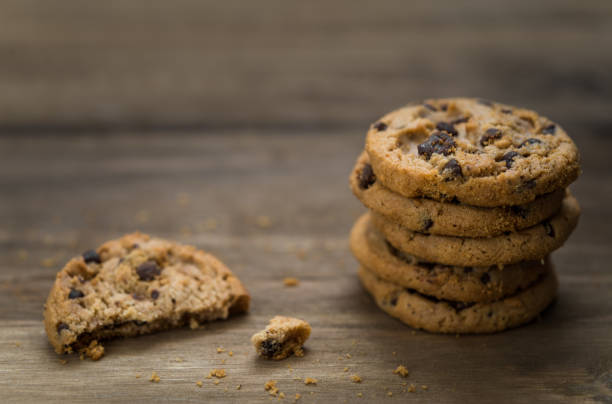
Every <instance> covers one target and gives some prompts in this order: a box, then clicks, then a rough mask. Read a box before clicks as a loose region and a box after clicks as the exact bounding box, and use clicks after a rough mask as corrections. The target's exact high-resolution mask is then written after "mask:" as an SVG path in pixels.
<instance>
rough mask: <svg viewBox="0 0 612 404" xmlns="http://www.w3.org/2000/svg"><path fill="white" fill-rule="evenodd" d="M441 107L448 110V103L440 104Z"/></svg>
mask: <svg viewBox="0 0 612 404" xmlns="http://www.w3.org/2000/svg"><path fill="white" fill-rule="evenodd" d="M440 109H441V110H442V111H444V112H446V111H448V104H442V105H440Z"/></svg>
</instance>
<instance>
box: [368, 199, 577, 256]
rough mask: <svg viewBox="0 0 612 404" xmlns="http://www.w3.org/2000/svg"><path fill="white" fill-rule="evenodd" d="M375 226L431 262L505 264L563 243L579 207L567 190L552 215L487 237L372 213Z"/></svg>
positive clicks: (399, 246)
mask: <svg viewBox="0 0 612 404" xmlns="http://www.w3.org/2000/svg"><path fill="white" fill-rule="evenodd" d="M370 215H371V217H372V222H373V223H374V226H376V228H377V229H378V230H380V232H381V233H382V234H383V235H384V237H385V238H386V239H387V240H388V241H389V243H391V244H392V245H393V246H394V247H395V248H397V249H399V250H401V251H404V252H406V253H408V254H411V255H414V256H416V257H419V258H420V259H422V260H424V261H428V262H437V263H440V264H445V265H458V266H488V265H502V264H503V265H505V264H513V263H517V262H521V261H528V260H537V259H540V258H543V257H545V256H546V255H548V254H549V253H551V252H553V251H554V250H556V249H557V248H559V247H561V246H562V245H563V243H564V242H565V240H567V238H568V237H569V235H570V233H571V232H572V231H573V230H574V228H575V227H576V224H577V223H578V218H579V216H580V207H579V206H578V202H577V201H576V199H575V198H574V197H573V196H571V195H570V194H568V195H567V196H566V197H565V198H564V199H563V204H562V206H561V210H560V211H559V212H558V213H557V214H556V215H555V216H553V217H551V218H550V219H547V220H545V221H543V222H542V223H539V224H536V225H535V226H532V227H529V228H527V229H524V230H520V231H518V232H514V233H509V234H507V235H506V234H504V235H501V236H496V237H488V238H467V237H466V238H463V237H451V236H436V235H433V234H432V235H428V234H423V233H419V232H414V231H411V230H408V229H406V228H404V227H402V226H401V225H398V224H397V223H393V222H391V221H389V220H388V219H386V218H385V217H384V216H382V215H380V214H378V213H376V212H371V213H370Z"/></svg>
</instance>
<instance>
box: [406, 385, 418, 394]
mask: <svg viewBox="0 0 612 404" xmlns="http://www.w3.org/2000/svg"><path fill="white" fill-rule="evenodd" d="M415 391H416V387H415V386H414V384H411V385H410V386H408V393H414V392H415Z"/></svg>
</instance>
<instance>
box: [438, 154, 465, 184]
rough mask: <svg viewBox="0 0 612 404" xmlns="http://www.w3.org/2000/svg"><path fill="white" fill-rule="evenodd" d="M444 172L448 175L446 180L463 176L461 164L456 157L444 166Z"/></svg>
mask: <svg viewBox="0 0 612 404" xmlns="http://www.w3.org/2000/svg"><path fill="white" fill-rule="evenodd" d="M442 174H444V175H447V176H448V177H447V178H446V181H451V180H453V179H455V178H457V177H461V176H463V173H462V172H461V165H460V164H459V162H458V161H457V160H456V159H450V160H448V162H447V163H446V164H444V167H442Z"/></svg>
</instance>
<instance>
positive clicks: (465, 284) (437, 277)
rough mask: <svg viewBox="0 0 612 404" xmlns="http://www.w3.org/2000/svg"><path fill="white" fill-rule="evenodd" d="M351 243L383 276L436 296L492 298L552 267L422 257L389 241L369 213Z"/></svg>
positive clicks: (357, 255) (464, 299) (355, 229)
mask: <svg viewBox="0 0 612 404" xmlns="http://www.w3.org/2000/svg"><path fill="white" fill-rule="evenodd" d="M350 245H351V250H352V251H353V254H354V255H355V258H357V260H358V261H359V263H360V264H361V265H362V266H364V267H366V268H368V269H369V270H370V271H372V272H373V273H375V274H376V276H378V277H380V278H381V279H383V280H386V281H389V282H392V283H395V284H397V285H399V286H402V287H405V288H409V289H414V290H416V291H418V292H420V293H423V294H425V295H429V296H433V297H435V298H437V299H445V300H454V301H462V302H490V301H495V300H499V299H502V298H503V297H506V296H509V295H512V294H514V293H515V292H516V291H517V290H519V289H525V288H526V287H527V286H529V285H530V284H532V283H533V282H534V281H535V280H537V279H538V278H539V277H540V276H541V275H542V274H544V273H546V272H547V271H548V270H549V262H548V259H545V260H537V261H527V262H522V263H519V264H514V265H508V266H505V267H504V268H503V269H500V268H499V267H498V266H497V265H493V266H489V267H458V266H448V265H442V264H434V263H428V262H422V261H419V260H418V259H417V258H415V257H413V256H411V255H408V254H405V253H403V252H401V251H399V250H397V249H396V248H394V247H393V246H392V245H391V244H389V243H388V242H387V241H386V240H385V239H384V237H383V236H382V235H381V234H380V232H379V231H378V230H376V228H374V226H373V225H372V223H371V221H370V218H369V216H368V215H363V216H362V217H361V218H359V219H358V220H357V222H356V223H355V225H354V226H353V229H352V231H351V237H350Z"/></svg>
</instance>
